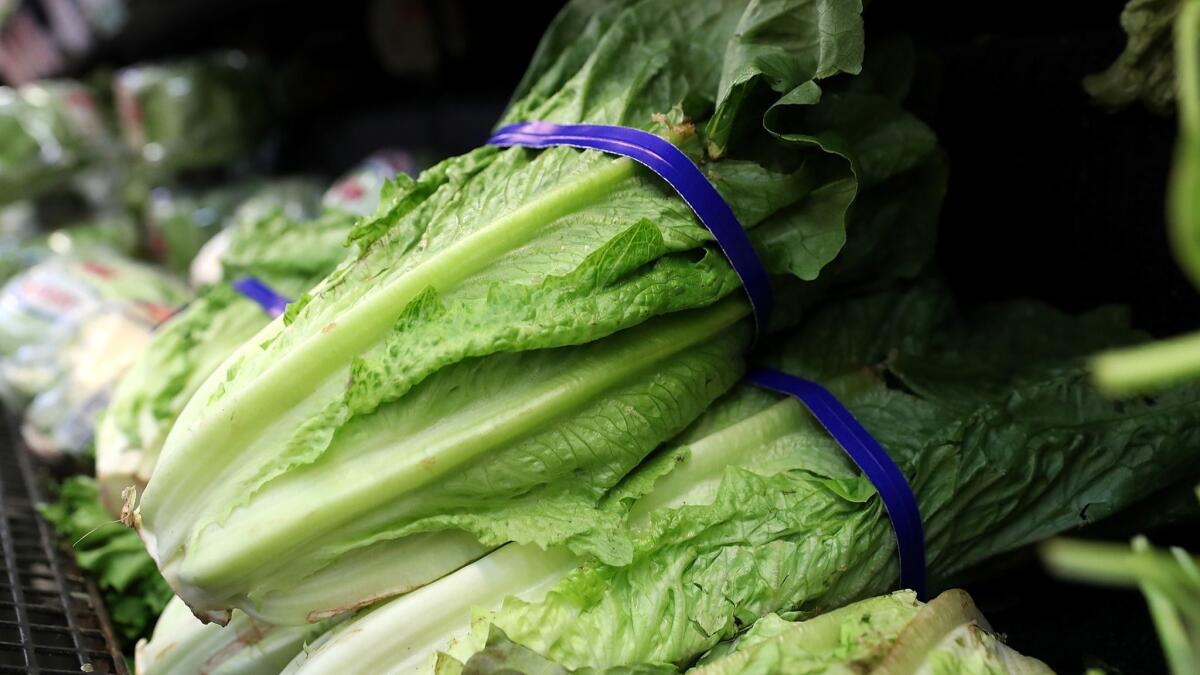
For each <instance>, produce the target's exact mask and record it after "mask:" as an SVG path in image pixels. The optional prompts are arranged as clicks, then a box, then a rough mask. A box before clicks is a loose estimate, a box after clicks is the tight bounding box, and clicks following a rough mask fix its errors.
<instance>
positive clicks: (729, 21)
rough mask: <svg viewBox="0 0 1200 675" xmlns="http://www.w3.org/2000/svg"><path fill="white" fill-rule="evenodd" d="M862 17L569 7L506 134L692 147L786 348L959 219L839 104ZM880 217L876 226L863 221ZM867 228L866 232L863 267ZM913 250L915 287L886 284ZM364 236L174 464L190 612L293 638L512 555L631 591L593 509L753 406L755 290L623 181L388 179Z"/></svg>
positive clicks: (915, 160) (219, 399)
mask: <svg viewBox="0 0 1200 675" xmlns="http://www.w3.org/2000/svg"><path fill="white" fill-rule="evenodd" d="M858 10H859V3H857V2H854V1H853V0H850V1H846V0H842V1H838V2H810V1H805V0H787V1H786V2H775V3H730V2H718V1H717V0H710V1H706V2H694V1H687V2H685V1H684V0H670V1H667V2H663V1H661V0H653V1H651V0H635V1H615V0H614V1H611V2H589V1H581V2H576V3H573V4H571V5H569V6H568V7H567V8H566V9H565V10H564V12H563V13H562V14H561V15H560V17H559V18H558V19H557V20H556V21H555V23H554V25H553V26H552V27H551V29H550V32H549V34H548V36H547V38H546V40H545V41H544V42H543V46H542V47H541V48H539V50H538V52H537V54H536V55H535V57H534V61H533V64H532V65H531V66H530V69H529V71H528V72H527V74H526V77H525V79H524V80H523V82H522V84H521V85H520V87H519V88H518V92H517V97H516V100H515V101H514V103H513V104H512V106H511V108H510V110H509V111H508V113H507V114H506V116H505V119H504V121H505V122H509V121H514V120H522V119H542V120H549V121H555V122H580V121H586V122H594V123H606V124H623V125H628V126H633V127H638V128H642V129H648V130H652V131H655V132H657V133H661V134H664V135H665V136H667V137H668V138H670V139H671V140H672V141H673V142H675V143H677V144H679V146H680V147H681V148H683V149H684V151H685V152H688V153H691V154H692V155H693V158H694V159H695V160H696V161H697V162H698V163H699V165H700V166H701V167H702V169H703V170H704V172H705V173H706V175H707V176H708V177H709V178H710V180H712V182H713V183H714V184H715V185H716V187H717V188H718V189H719V190H720V191H721V193H722V195H723V196H724V197H725V198H726V200H727V201H728V202H729V203H730V204H731V206H732V208H733V210H734V211H735V212H736V213H737V215H738V216H739V218H740V220H741V222H742V223H743V224H744V225H745V226H746V227H747V228H748V229H750V231H751V236H752V238H753V239H754V242H755V244H756V246H757V247H758V249H759V250H760V251H761V252H762V254H763V256H764V257H765V259H766V261H767V264H768V267H769V269H770V271H771V272H772V273H773V274H775V275H777V276H778V277H779V282H780V287H781V289H782V290H787V291H788V292H786V293H781V297H782V298H783V300H784V303H783V305H782V307H781V308H780V314H781V316H782V317H784V318H785V319H787V320H795V318H796V316H797V315H798V314H799V312H800V311H801V310H802V309H803V308H804V307H805V306H807V305H808V304H810V303H811V302H812V300H813V298H814V297H816V296H818V295H819V294H820V293H823V292H825V291H826V289H827V288H828V287H829V286H831V285H832V284H834V283H839V284H848V283H855V282H863V281H864V280H870V281H880V280H886V279H889V278H892V277H893V276H894V275H896V274H902V273H904V271H906V270H909V269H910V268H911V266H915V265H916V262H917V261H918V260H919V259H921V258H922V257H923V255H924V254H926V253H927V243H928V242H929V241H930V238H929V237H928V235H927V234H926V233H925V232H924V231H923V230H922V227H924V226H925V225H928V224H929V223H930V222H931V220H932V216H931V215H930V214H929V208H928V202H929V201H930V200H932V201H933V202H934V204H935V205H936V202H937V199H938V198H939V197H940V178H941V173H940V170H939V166H938V159H939V158H938V156H937V153H936V147H935V144H934V140H933V137H932V135H931V134H930V133H929V131H928V130H927V129H926V128H925V127H924V126H923V125H921V124H920V123H919V122H917V121H916V120H915V119H914V118H912V117H911V116H910V115H908V114H906V113H904V112H903V111H902V110H901V109H900V108H899V107H898V105H897V103H896V102H895V100H894V99H893V98H890V97H888V96H884V95H872V94H869V93H865V92H863V91H859V90H858V89H856V88H855V87H854V85H852V84H851V82H850V81H849V80H847V79H844V78H833V77H830V76H832V75H834V74H835V73H846V72H848V71H856V70H858V68H859V63H858V60H857V55H859V54H860V53H861V48H860V45H861V42H862V27H861V21H860V20H859V14H858ZM785 16H786V19H787V21H788V23H787V26H786V30H773V29H771V28H770V25H771V21H768V20H767V19H769V18H770V17H785ZM870 82H871V80H868V84H869V83H870ZM864 86H865V85H864ZM868 89H869V87H868ZM823 91H824V94H822V93H821V92H823ZM888 91H894V89H889V90H888ZM779 92H785V93H783V94H782V95H780V94H779ZM751 94H753V95H751ZM819 94H820V95H819ZM826 94H827V95H826ZM851 113H854V114H851ZM714 120H715V121H714ZM706 148H707V149H708V150H707V152H706V150H705V149H706ZM716 152H719V156H715V155H713V154H712V153H716ZM930 186H933V187H930ZM860 193H861V194H862V196H863V199H864V203H867V202H866V200H867V198H868V196H869V197H870V198H871V199H872V200H877V201H872V202H871V204H872V206H873V207H875V208H874V210H872V211H871V212H869V213H863V214H861V215H860V214H859V212H858V211H857V209H852V208H851V202H852V201H853V200H854V199H855V198H856V196H857V195H859V194H860ZM917 204H919V205H921V206H923V207H925V215H924V217H923V218H921V219H916V220H914V221H906V220H904V218H903V217H902V216H903V214H904V213H905V212H906V211H907V210H908V209H909V208H914V205H917ZM933 210H934V211H936V209H933ZM847 212H850V216H851V217H853V218H854V220H855V223H856V224H857V222H859V220H860V219H861V222H863V223H864V227H863V228H862V230H861V231H858V230H856V231H854V232H852V233H851V236H850V239H849V243H847V227H846V219H847ZM875 215H878V217H877V218H875V217H873V216H875ZM909 226H911V227H912V228H913V229H914V230H916V232H915V233H914V234H915V235H916V236H914V237H913V242H910V243H908V244H906V245H904V246H899V247H897V248H896V251H895V253H894V255H895V256H897V258H899V259H903V260H905V261H906V263H905V264H904V265H900V266H898V267H897V268H896V269H895V270H893V269H890V268H889V267H887V266H881V267H878V268H873V267H872V262H873V261H877V260H879V258H880V257H881V256H886V255H888V254H889V253H888V252H886V251H884V250H883V249H884V247H886V245H887V244H888V243H889V242H890V241H893V240H895V241H900V240H902V238H903V235H902V234H900V233H896V232H892V231H891V230H892V228H898V227H909ZM350 238H351V240H352V241H353V242H355V243H356V244H357V245H358V247H359V251H360V253H359V254H358V255H357V256H356V257H355V258H354V259H352V260H349V261H347V262H345V263H343V264H342V265H341V266H339V267H338V269H337V270H335V271H334V272H333V273H332V274H331V275H330V276H329V277H327V278H326V279H325V280H324V281H323V282H322V283H321V284H320V285H318V286H317V287H316V288H314V289H313V290H312V291H311V292H310V293H309V294H308V295H306V296H305V297H304V298H302V299H301V300H300V301H298V302H297V303H295V304H293V305H292V306H291V308H289V311H288V313H287V314H285V316H284V317H282V319H281V320H279V321H276V322H274V323H272V324H271V325H270V326H268V327H267V328H266V329H264V330H263V332H261V333H260V334H259V335H257V336H256V337H255V338H254V339H253V340H251V341H249V342H248V343H246V344H245V345H243V347H241V348H240V349H239V350H238V352H237V353H236V354H234V355H233V356H232V357H231V358H230V359H229V360H227V361H226V362H225V363H224V364H222V366H221V367H220V368H218V370H217V371H216V372H215V373H214V374H213V375H212V376H211V377H210V378H209V379H208V380H207V381H206V382H205V383H204V385H203V386H201V388H200V389H199V390H198V392H197V393H196V395H195V396H193V397H192V399H191V401H190V402H189V403H188V405H187V406H186V407H185V409H184V411H183V412H182V413H181V415H180V417H179V420H178V423H177V424H176V425H175V426H174V428H173V429H172V431H171V433H170V435H169V436H168V438H167V441H166V444H165V446H164V448H163V451H162V454H161V457H160V461H159V465H158V467H157V468H156V469H155V472H154V474H153V476H152V478H151V480H150V483H149V485H148V486H147V488H146V491H145V493H144V494H143V496H142V500H141V503H140V505H139V508H138V516H137V519H138V525H139V527H140V532H141V534H142V536H143V538H144V540H145V541H146V542H147V545H148V547H149V548H150V550H151V551H152V552H153V554H154V555H155V557H156V559H157V560H158V562H159V564H160V567H161V569H162V570H163V571H164V574H165V576H166V577H167V579H168V580H169V581H170V582H171V583H172V585H173V587H174V588H175V589H176V591H177V592H178V593H179V595H180V596H181V597H182V598H184V600H185V601H187V602H188V603H189V605H190V606H191V607H192V608H193V609H194V610H195V611H196V612H197V613H198V614H199V615H201V616H205V617H208V618H211V619H214V620H217V621H222V620H224V619H225V618H226V616H227V611H228V608H230V607H238V608H241V609H244V610H245V611H247V612H248V613H251V614H254V615H256V616H259V617H263V618H270V619H271V620H273V621H276V622H281V623H285V622H295V621H304V620H313V619H315V618H320V617H322V616H327V615H331V614H335V613H338V612H341V611H345V610H347V609H351V608H354V607H356V606H359V605H362V604H366V603H369V602H373V601H375V600H377V599H379V598H382V597H387V596H390V595H394V594H396V593H399V592H403V591H408V590H411V589H412V588H415V587H419V586H421V585H423V584H425V583H428V582H429V581H431V580H433V579H436V578H438V577H440V576H442V575H444V574H446V573H447V572H449V571H451V570H453V569H455V568H457V567H459V566H461V565H462V564H465V563H466V562H468V561H470V560H472V559H474V558H476V557H478V556H480V555H482V554H483V553H484V552H486V551H487V550H489V549H490V548H492V547H495V546H498V545H501V544H504V543H506V542H509V541H516V542H521V543H531V544H536V545H540V546H549V545H556V544H561V545H563V546H565V547H567V548H568V549H569V550H571V551H573V552H576V553H578V554H581V555H589V556H596V557H597V558H599V559H602V560H605V561H608V562H610V563H613V564H624V563H628V562H629V561H630V560H631V559H632V558H631V556H633V555H634V547H633V543H632V542H629V541H622V540H620V538H616V537H612V536H609V533H610V532H611V531H612V530H613V529H614V528H615V527H616V521H615V517H610V516H608V515H606V512H604V511H602V510H598V509H596V508H595V507H596V506H597V504H598V502H599V500H600V499H602V497H603V496H604V495H605V494H606V493H607V492H608V491H609V490H610V489H611V488H612V487H613V486H614V485H615V484H616V483H617V482H618V481H620V480H621V478H622V477H623V476H625V474H627V473H628V472H629V471H630V470H631V469H632V468H633V467H634V466H636V465H637V464H638V463H639V462H640V461H641V460H642V459H643V458H644V457H645V455H646V454H648V453H649V452H650V451H651V450H652V449H653V448H654V447H655V446H657V445H658V444H660V443H662V442H663V441H665V440H667V439H668V438H670V437H671V436H673V435H674V434H676V433H678V432H679V431H680V430H682V429H683V428H684V427H686V426H687V425H688V424H689V423H690V422H691V421H692V420H693V419H694V418H695V417H696V416H698V415H699V414H700V413H701V412H702V411H703V410H704V409H705V408H706V407H707V406H708V405H709V404H710V403H711V402H712V401H713V400H714V399H715V398H717V397H718V396H719V395H720V394H722V393H723V392H725V391H726V390H727V389H728V388H729V387H730V386H731V385H732V384H733V383H734V382H735V381H736V379H737V378H738V377H739V376H740V375H741V372H742V369H743V363H742V357H741V354H742V353H743V351H744V349H745V348H746V346H747V342H748V338H749V322H748V318H747V317H748V312H749V308H748V306H747V304H746V303H745V302H744V301H743V300H742V298H741V294H740V290H739V285H738V281H737V278H736V276H735V275H734V273H733V272H732V270H730V268H729V267H728V265H727V263H726V262H725V261H724V259H723V257H722V256H721V254H720V253H719V252H718V251H716V250H715V248H714V247H713V245H712V242H711V236H710V235H709V233H708V232H707V231H706V230H705V229H704V228H703V227H702V226H701V225H700V224H699V223H698V222H697V221H696V219H695V217H694V216H693V214H692V213H691V212H690V211H689V210H688V208H687V207H686V206H685V205H684V204H683V203H682V201H681V200H679V199H678V198H677V197H676V196H675V195H674V194H673V193H672V192H671V190H670V188H669V187H668V186H666V185H664V184H663V183H662V181H661V180H660V179H658V178H657V177H656V176H654V175H652V174H650V173H649V172H648V171H645V170H643V169H642V168H640V167H639V166H638V165H636V164H635V163H633V162H632V161H630V160H627V159H621V158H615V157H611V156H607V155H603V154H600V153H596V152H590V151H589V152H581V151H579V150H576V149H571V148H555V149H550V150H546V151H540V152H535V151H530V150H526V149H521V148H512V149H506V150H501V149H498V148H495V147H484V148H479V149H477V150H475V151H473V152H470V153H468V154H466V155H463V156H461V157H456V158H452V159H449V160H446V161H444V162H442V163H440V164H438V165H436V166H434V167H432V168H430V169H429V170H427V171H425V172H424V173H423V174H421V176H420V177H419V178H418V179H416V180H415V181H414V180H411V179H407V178H405V177H402V178H400V179H398V180H397V181H396V182H395V183H393V184H391V185H390V186H389V187H388V188H387V190H386V191H385V193H384V195H383V197H382V203H381V206H380V209H379V211H378V212H377V214H376V215H375V216H374V217H373V218H368V219H365V220H363V221H362V222H360V223H359V224H358V225H356V227H355V228H354V230H353V231H352V232H351V234H350ZM843 247H845V248H846V250H847V253H848V254H852V255H848V257H847V258H846V259H845V261H844V262H843V261H842V260H838V261H836V262H835V263H834V264H833V265H832V266H830V269H829V270H825V268H826V266H827V265H830V263H831V261H834V259H835V258H836V257H837V256H838V254H839V252H840V251H841V250H842V249H843ZM834 268H836V269H834ZM818 276H821V279H818V280H817V282H816V283H811V284H804V283H801V282H800V280H806V281H810V280H814V279H817V278H818Z"/></svg>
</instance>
